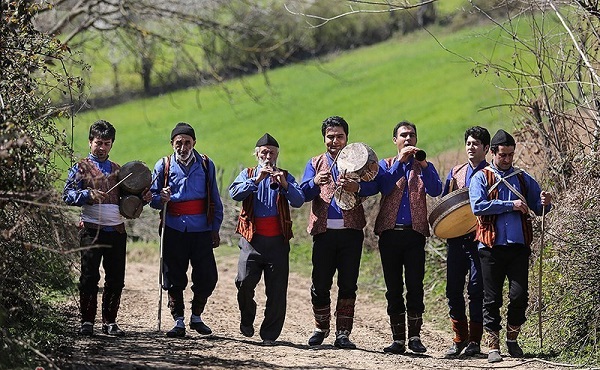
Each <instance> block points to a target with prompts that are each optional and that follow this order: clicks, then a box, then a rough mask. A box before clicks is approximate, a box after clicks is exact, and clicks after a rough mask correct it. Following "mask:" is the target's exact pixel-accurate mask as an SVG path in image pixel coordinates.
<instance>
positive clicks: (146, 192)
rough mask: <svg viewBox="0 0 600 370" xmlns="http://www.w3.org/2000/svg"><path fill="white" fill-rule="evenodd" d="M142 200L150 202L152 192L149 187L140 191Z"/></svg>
mask: <svg viewBox="0 0 600 370" xmlns="http://www.w3.org/2000/svg"><path fill="white" fill-rule="evenodd" d="M142 200H144V202H146V203H150V201H151V200H152V193H151V192H150V188H146V189H144V191H143V192H142Z"/></svg>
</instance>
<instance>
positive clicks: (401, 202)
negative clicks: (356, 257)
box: [375, 121, 442, 354]
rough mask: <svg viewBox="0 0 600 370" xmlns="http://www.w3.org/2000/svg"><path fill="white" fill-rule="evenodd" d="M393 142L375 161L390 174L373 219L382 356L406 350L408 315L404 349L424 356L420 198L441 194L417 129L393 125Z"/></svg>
mask: <svg viewBox="0 0 600 370" xmlns="http://www.w3.org/2000/svg"><path fill="white" fill-rule="evenodd" d="M392 141H393V142H394V144H395V145H396V148H397V151H398V154H397V155H396V156H394V157H391V158H386V159H382V160H380V161H379V166H380V167H381V168H383V169H384V170H385V171H387V172H388V173H394V174H395V175H394V176H391V177H390V179H391V181H392V183H391V184H389V185H390V186H387V188H382V189H381V193H382V198H381V203H380V208H379V213H378V215H377V219H376V221H375V233H376V234H377V235H379V252H380V255H381V264H382V267H383V275H384V278H385V285H386V287H387V292H386V294H385V296H386V299H387V302H388V306H387V312H388V315H389V317H390V326H391V329H392V338H393V342H392V344H391V345H390V346H388V347H385V348H384V352H387V353H395V354H401V353H404V352H405V351H406V318H407V315H408V348H409V349H410V350H411V351H413V352H416V353H423V352H426V351H427V348H425V346H424V345H423V343H421V338H420V333H421V326H422V324H423V318H422V315H423V312H424V311H425V304H424V303H423V295H424V292H423V279H424V277H425V238H426V237H428V236H429V224H428V222H427V202H426V196H425V195H426V194H429V195H430V196H434V197H435V196H438V195H440V193H441V192H442V182H441V181H440V177H439V175H438V173H437V171H436V169H435V167H434V166H433V164H432V163H431V162H428V161H427V160H426V159H425V157H426V155H425V152H424V151H423V150H421V149H419V148H417V147H416V145H417V127H416V126H415V125H414V124H412V123H410V122H407V121H402V122H400V123H398V124H397V125H396V126H395V127H394V131H393V137H392ZM403 273H404V277H403V276H402V275H403ZM404 282H406V305H405V303H404V297H403V294H404Z"/></svg>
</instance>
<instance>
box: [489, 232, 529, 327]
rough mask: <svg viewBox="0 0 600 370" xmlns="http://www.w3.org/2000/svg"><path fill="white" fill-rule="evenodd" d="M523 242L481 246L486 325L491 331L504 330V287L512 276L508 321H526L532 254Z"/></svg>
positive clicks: (514, 324)
mask: <svg viewBox="0 0 600 370" xmlns="http://www.w3.org/2000/svg"><path fill="white" fill-rule="evenodd" d="M530 254H531V249H530V248H529V247H526V246H525V245H523V244H509V245H495V246H494V247H493V248H481V249H479V256H480V258H481V271H482V274H483V291H484V296H483V326H484V327H485V329H486V330H488V331H500V329H502V325H500V321H501V318H500V308H501V307H502V288H503V286H504V280H505V279H508V298H509V303H508V313H507V316H508V317H507V321H508V324H510V325H513V326H521V325H522V324H523V323H525V320H526V318H525V310H526V309H527V303H528V299H529V292H528V289H529V287H528V284H529V280H528V279H529V276H528V274H529V255H530Z"/></svg>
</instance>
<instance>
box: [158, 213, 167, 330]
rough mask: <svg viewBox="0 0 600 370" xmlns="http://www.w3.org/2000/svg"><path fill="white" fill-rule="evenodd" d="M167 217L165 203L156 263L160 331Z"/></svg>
mask: <svg viewBox="0 0 600 370" xmlns="http://www.w3.org/2000/svg"><path fill="white" fill-rule="evenodd" d="M166 217H167V202H165V204H163V209H162V217H161V218H160V260H159V262H158V317H157V328H158V329H157V330H158V331H160V319H161V316H162V296H163V289H162V285H163V246H164V241H165V218H166Z"/></svg>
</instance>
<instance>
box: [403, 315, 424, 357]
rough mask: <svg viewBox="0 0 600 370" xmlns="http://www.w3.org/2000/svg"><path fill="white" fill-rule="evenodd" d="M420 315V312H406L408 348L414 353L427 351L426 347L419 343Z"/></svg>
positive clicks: (421, 323) (421, 324)
mask: <svg viewBox="0 0 600 370" xmlns="http://www.w3.org/2000/svg"><path fill="white" fill-rule="evenodd" d="M421 315H422V314H421V313H415V312H407V319H408V349H410V350H411V351H413V352H415V353H425V352H427V347H425V346H424V345H423V343H421V326H423V316H421Z"/></svg>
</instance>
